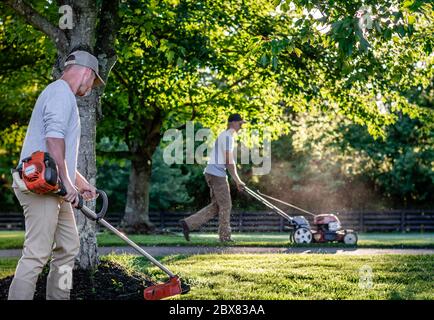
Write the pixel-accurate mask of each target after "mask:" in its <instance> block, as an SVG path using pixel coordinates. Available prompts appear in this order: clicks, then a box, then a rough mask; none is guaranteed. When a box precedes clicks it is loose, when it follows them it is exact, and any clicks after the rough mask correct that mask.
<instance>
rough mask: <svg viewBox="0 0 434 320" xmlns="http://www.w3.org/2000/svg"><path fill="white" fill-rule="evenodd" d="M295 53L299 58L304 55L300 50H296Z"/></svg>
mask: <svg viewBox="0 0 434 320" xmlns="http://www.w3.org/2000/svg"><path fill="white" fill-rule="evenodd" d="M294 52H295V54H296V55H297V57H299V58H300V56H301V54H302V53H303V51H301V50H300V49H299V48H294Z"/></svg>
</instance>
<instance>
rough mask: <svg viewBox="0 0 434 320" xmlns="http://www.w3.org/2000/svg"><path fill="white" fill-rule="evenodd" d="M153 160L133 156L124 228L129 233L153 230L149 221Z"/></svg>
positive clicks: (138, 155) (141, 155)
mask: <svg viewBox="0 0 434 320" xmlns="http://www.w3.org/2000/svg"><path fill="white" fill-rule="evenodd" d="M151 173H152V159H149V158H148V157H146V156H144V155H143V154H135V155H133V160H132V161H131V173H130V179H129V183H128V193H127V203H126V206H125V215H124V218H123V220H122V228H123V229H124V230H125V231H127V232H129V233H132V232H133V233H147V232H150V231H152V230H153V227H154V226H153V224H152V223H151V221H150V220H149V191H150V187H151Z"/></svg>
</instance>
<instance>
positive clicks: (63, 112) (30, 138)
mask: <svg viewBox="0 0 434 320" xmlns="http://www.w3.org/2000/svg"><path fill="white" fill-rule="evenodd" d="M80 131H81V126H80V116H79V113H78V107H77V101H76V99H75V95H74V93H73V92H72V91H71V88H70V87H69V85H68V83H67V82H66V81H64V80H62V79H59V80H56V81H54V82H52V83H50V84H49V85H48V86H47V87H46V88H45V89H44V90H43V91H42V92H41V94H40V95H39V97H38V100H37V101H36V104H35V107H34V108H33V112H32V116H31V118H30V122H29V125H28V127H27V133H26V137H25V139H24V144H23V148H22V150H21V156H20V162H21V160H23V159H24V158H26V157H28V156H30V155H31V154H32V153H33V152H35V151H39V150H40V151H44V152H47V146H46V143H45V138H63V139H65V160H66V165H67V167H68V175H69V178H70V179H71V181H72V183H74V182H75V171H76V170H77V157H78V146H79V144H80ZM12 186H13V187H15V184H13V185H12Z"/></svg>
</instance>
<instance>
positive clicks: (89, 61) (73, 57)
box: [65, 50, 105, 87]
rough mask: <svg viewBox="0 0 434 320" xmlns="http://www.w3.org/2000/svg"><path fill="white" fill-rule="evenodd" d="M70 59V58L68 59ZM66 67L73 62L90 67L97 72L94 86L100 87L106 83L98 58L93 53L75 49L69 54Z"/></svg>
mask: <svg viewBox="0 0 434 320" xmlns="http://www.w3.org/2000/svg"><path fill="white" fill-rule="evenodd" d="M68 59H69V60H68ZM66 60H67V61H66V62H65V67H66V66H68V65H71V64H78V65H80V66H83V67H88V68H90V69H92V70H93V71H94V72H95V75H96V77H95V81H94V82H93V87H98V86H100V85H105V82H104V81H103V80H102V78H101V76H100V75H99V73H98V59H97V58H96V57H95V56H93V55H91V54H90V53H89V52H87V51H80V50H78V51H74V52H72V53H71V54H69V55H68V57H67V58H66Z"/></svg>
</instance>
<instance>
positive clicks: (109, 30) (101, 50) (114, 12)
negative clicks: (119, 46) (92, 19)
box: [96, 0, 120, 80]
mask: <svg viewBox="0 0 434 320" xmlns="http://www.w3.org/2000/svg"><path fill="white" fill-rule="evenodd" d="M118 11H119V0H103V2H102V6H101V13H100V22H99V25H98V29H97V32H96V34H97V39H96V54H97V56H98V59H99V60H100V65H101V73H102V77H103V79H104V80H107V78H108V76H109V73H110V71H111V69H112V68H113V66H114V64H115V63H116V60H117V55H116V50H115V40H116V34H117V32H118V30H119V25H120V24H119V14H118ZM101 60H105V61H101Z"/></svg>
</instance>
